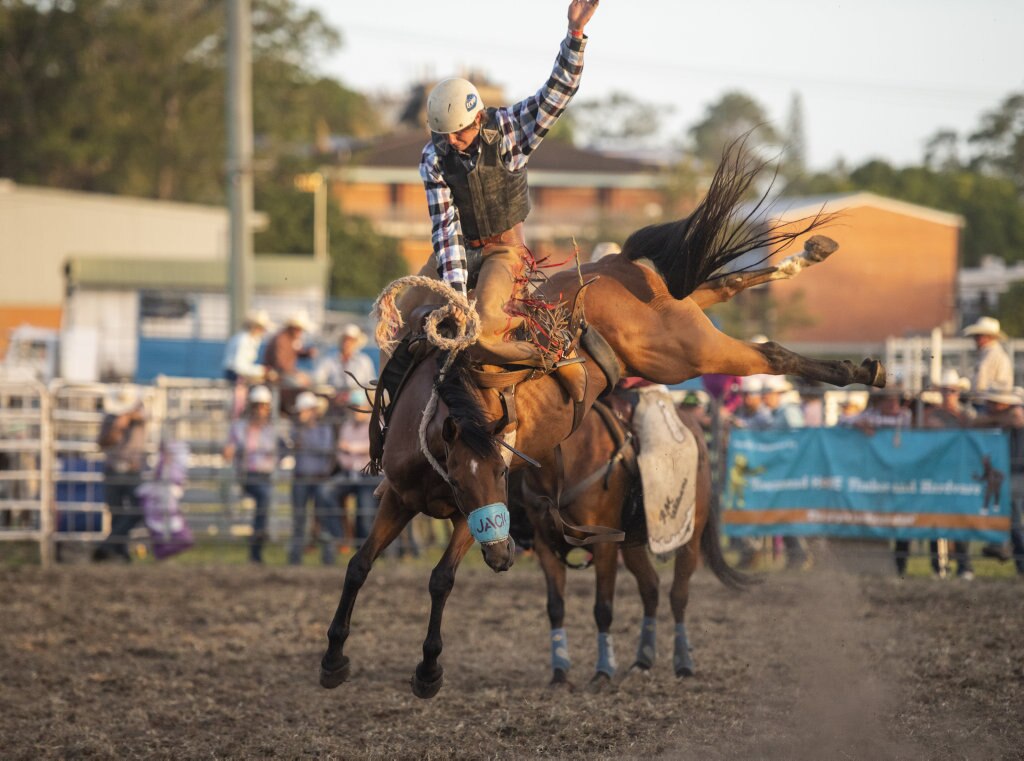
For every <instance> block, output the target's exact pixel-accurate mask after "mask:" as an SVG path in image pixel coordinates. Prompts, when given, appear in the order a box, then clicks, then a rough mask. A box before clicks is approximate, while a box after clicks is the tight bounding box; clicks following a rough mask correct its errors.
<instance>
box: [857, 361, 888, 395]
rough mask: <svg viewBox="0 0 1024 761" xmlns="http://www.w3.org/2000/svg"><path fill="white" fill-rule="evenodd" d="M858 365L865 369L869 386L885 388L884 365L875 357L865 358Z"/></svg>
mask: <svg viewBox="0 0 1024 761" xmlns="http://www.w3.org/2000/svg"><path fill="white" fill-rule="evenodd" d="M860 366H861V367H862V368H864V369H865V370H866V371H867V374H868V376H869V377H870V378H871V380H869V381H868V385H869V386H874V387H875V388H885V365H883V364H882V363H881V362H879V361H878V360H877V359H865V360H864V361H863V362H861V363H860Z"/></svg>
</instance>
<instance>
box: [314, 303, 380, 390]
mask: <svg viewBox="0 0 1024 761" xmlns="http://www.w3.org/2000/svg"><path fill="white" fill-rule="evenodd" d="M364 346H366V333H364V332H363V329H362V328H360V327H359V326H358V325H356V324H354V323H349V324H348V325H346V326H345V327H344V328H342V329H341V336H340V337H339V338H338V356H336V357H324V358H323V359H322V360H321V361H320V364H319V365H318V366H317V369H316V374H315V376H314V378H315V380H316V382H317V384H319V385H325V386H331V387H333V388H334V389H335V390H336V391H338V398H337V399H336V401H337V402H338V403H339V404H348V394H349V392H351V391H354V390H356V389H358V388H360V387H362V388H365V387H367V386H369V385H370V383H371V382H372V381H373V379H374V378H376V377H377V369H376V368H375V367H374V365H373V360H372V359H370V357H369V355H368V354H366V353H365V352H363V351H360V349H362V348H363V347H364ZM350 374H351V375H350Z"/></svg>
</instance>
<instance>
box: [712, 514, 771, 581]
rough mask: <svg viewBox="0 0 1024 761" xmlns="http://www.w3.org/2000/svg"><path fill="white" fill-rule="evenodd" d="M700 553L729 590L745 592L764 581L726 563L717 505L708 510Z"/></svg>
mask: <svg viewBox="0 0 1024 761" xmlns="http://www.w3.org/2000/svg"><path fill="white" fill-rule="evenodd" d="M713 502H714V500H713ZM700 553H701V555H703V556H704V562H705V563H706V564H707V566H708V568H710V569H711V573H713V574H715V577H716V578H717V579H718V580H719V581H720V582H722V583H723V584H725V586H727V587H729V589H735V590H737V591H744V590H746V589H747V588H748V587H750V586H753V585H754V584H760V583H761V582H762V581H763V580H764V579H762V578H761V577H760V576H751V575H750V574H746V573H743V572H742V571H737V570H736V569H735V568H733V567H732V566H731V565H729V564H728V563H727V562H726V561H725V556H724V555H722V541H721V538H720V537H719V534H718V506H717V505H715V504H712V505H711V506H710V509H709V510H708V521H707V523H706V524H704V533H702V534H701V535H700Z"/></svg>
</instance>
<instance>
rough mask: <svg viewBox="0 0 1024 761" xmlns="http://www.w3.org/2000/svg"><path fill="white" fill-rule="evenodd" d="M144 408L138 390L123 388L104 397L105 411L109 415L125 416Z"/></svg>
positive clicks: (128, 387)
mask: <svg viewBox="0 0 1024 761" xmlns="http://www.w3.org/2000/svg"><path fill="white" fill-rule="evenodd" d="M141 406H142V397H141V396H140V395H139V392H138V389H135V388H132V387H131V386H121V387H120V388H117V389H114V390H113V391H110V392H108V393H107V395H106V396H104V397H103V411H104V412H106V413H107V414H108V415H125V414H127V413H129V412H131V411H132V410H134V409H136V408H137V407H141Z"/></svg>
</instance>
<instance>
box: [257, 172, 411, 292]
mask: <svg viewBox="0 0 1024 761" xmlns="http://www.w3.org/2000/svg"><path fill="white" fill-rule="evenodd" d="M313 168H314V167H312V166H311V165H310V164H309V162H308V161H301V160H297V159H285V160H282V161H281V162H279V164H278V165H277V167H275V169H274V171H273V172H271V173H269V174H268V175H267V176H266V177H265V178H264V181H263V182H260V183H259V184H258V185H257V187H256V207H257V208H258V209H259V210H260V211H263V212H265V213H266V214H267V215H268V216H269V218H270V223H269V226H268V228H267V230H265V231H264V232H261V233H259V234H257V235H256V240H255V247H256V251H257V252H258V253H266V254H296V255H305V256H311V255H312V250H313V217H314V210H313V196H312V195H310V194H308V193H302V192H300V191H298V190H296V189H295V187H294V177H295V175H297V174H299V173H302V172H307V171H311V170H312V169H313ZM327 229H328V233H329V254H330V257H331V274H330V286H329V292H330V294H331V295H332V296H360V297H373V296H376V295H377V294H378V293H380V291H381V290H382V289H383V288H384V286H385V285H387V284H388V283H390V282H391V281H392V280H395V279H396V278H399V277H402V276H403V275H405V274H406V272H407V265H406V262H405V260H404V259H403V258H402V256H401V254H400V253H399V246H398V241H397V240H396V239H394V238H389V237H386V236H383V235H378V234H377V233H376V232H374V230H373V227H372V226H371V225H370V223H369V222H368V221H367V220H365V219H361V218H359V217H352V216H347V215H344V214H342V213H341V211H340V209H339V208H338V206H337V204H335V203H331V202H328V204H327Z"/></svg>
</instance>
